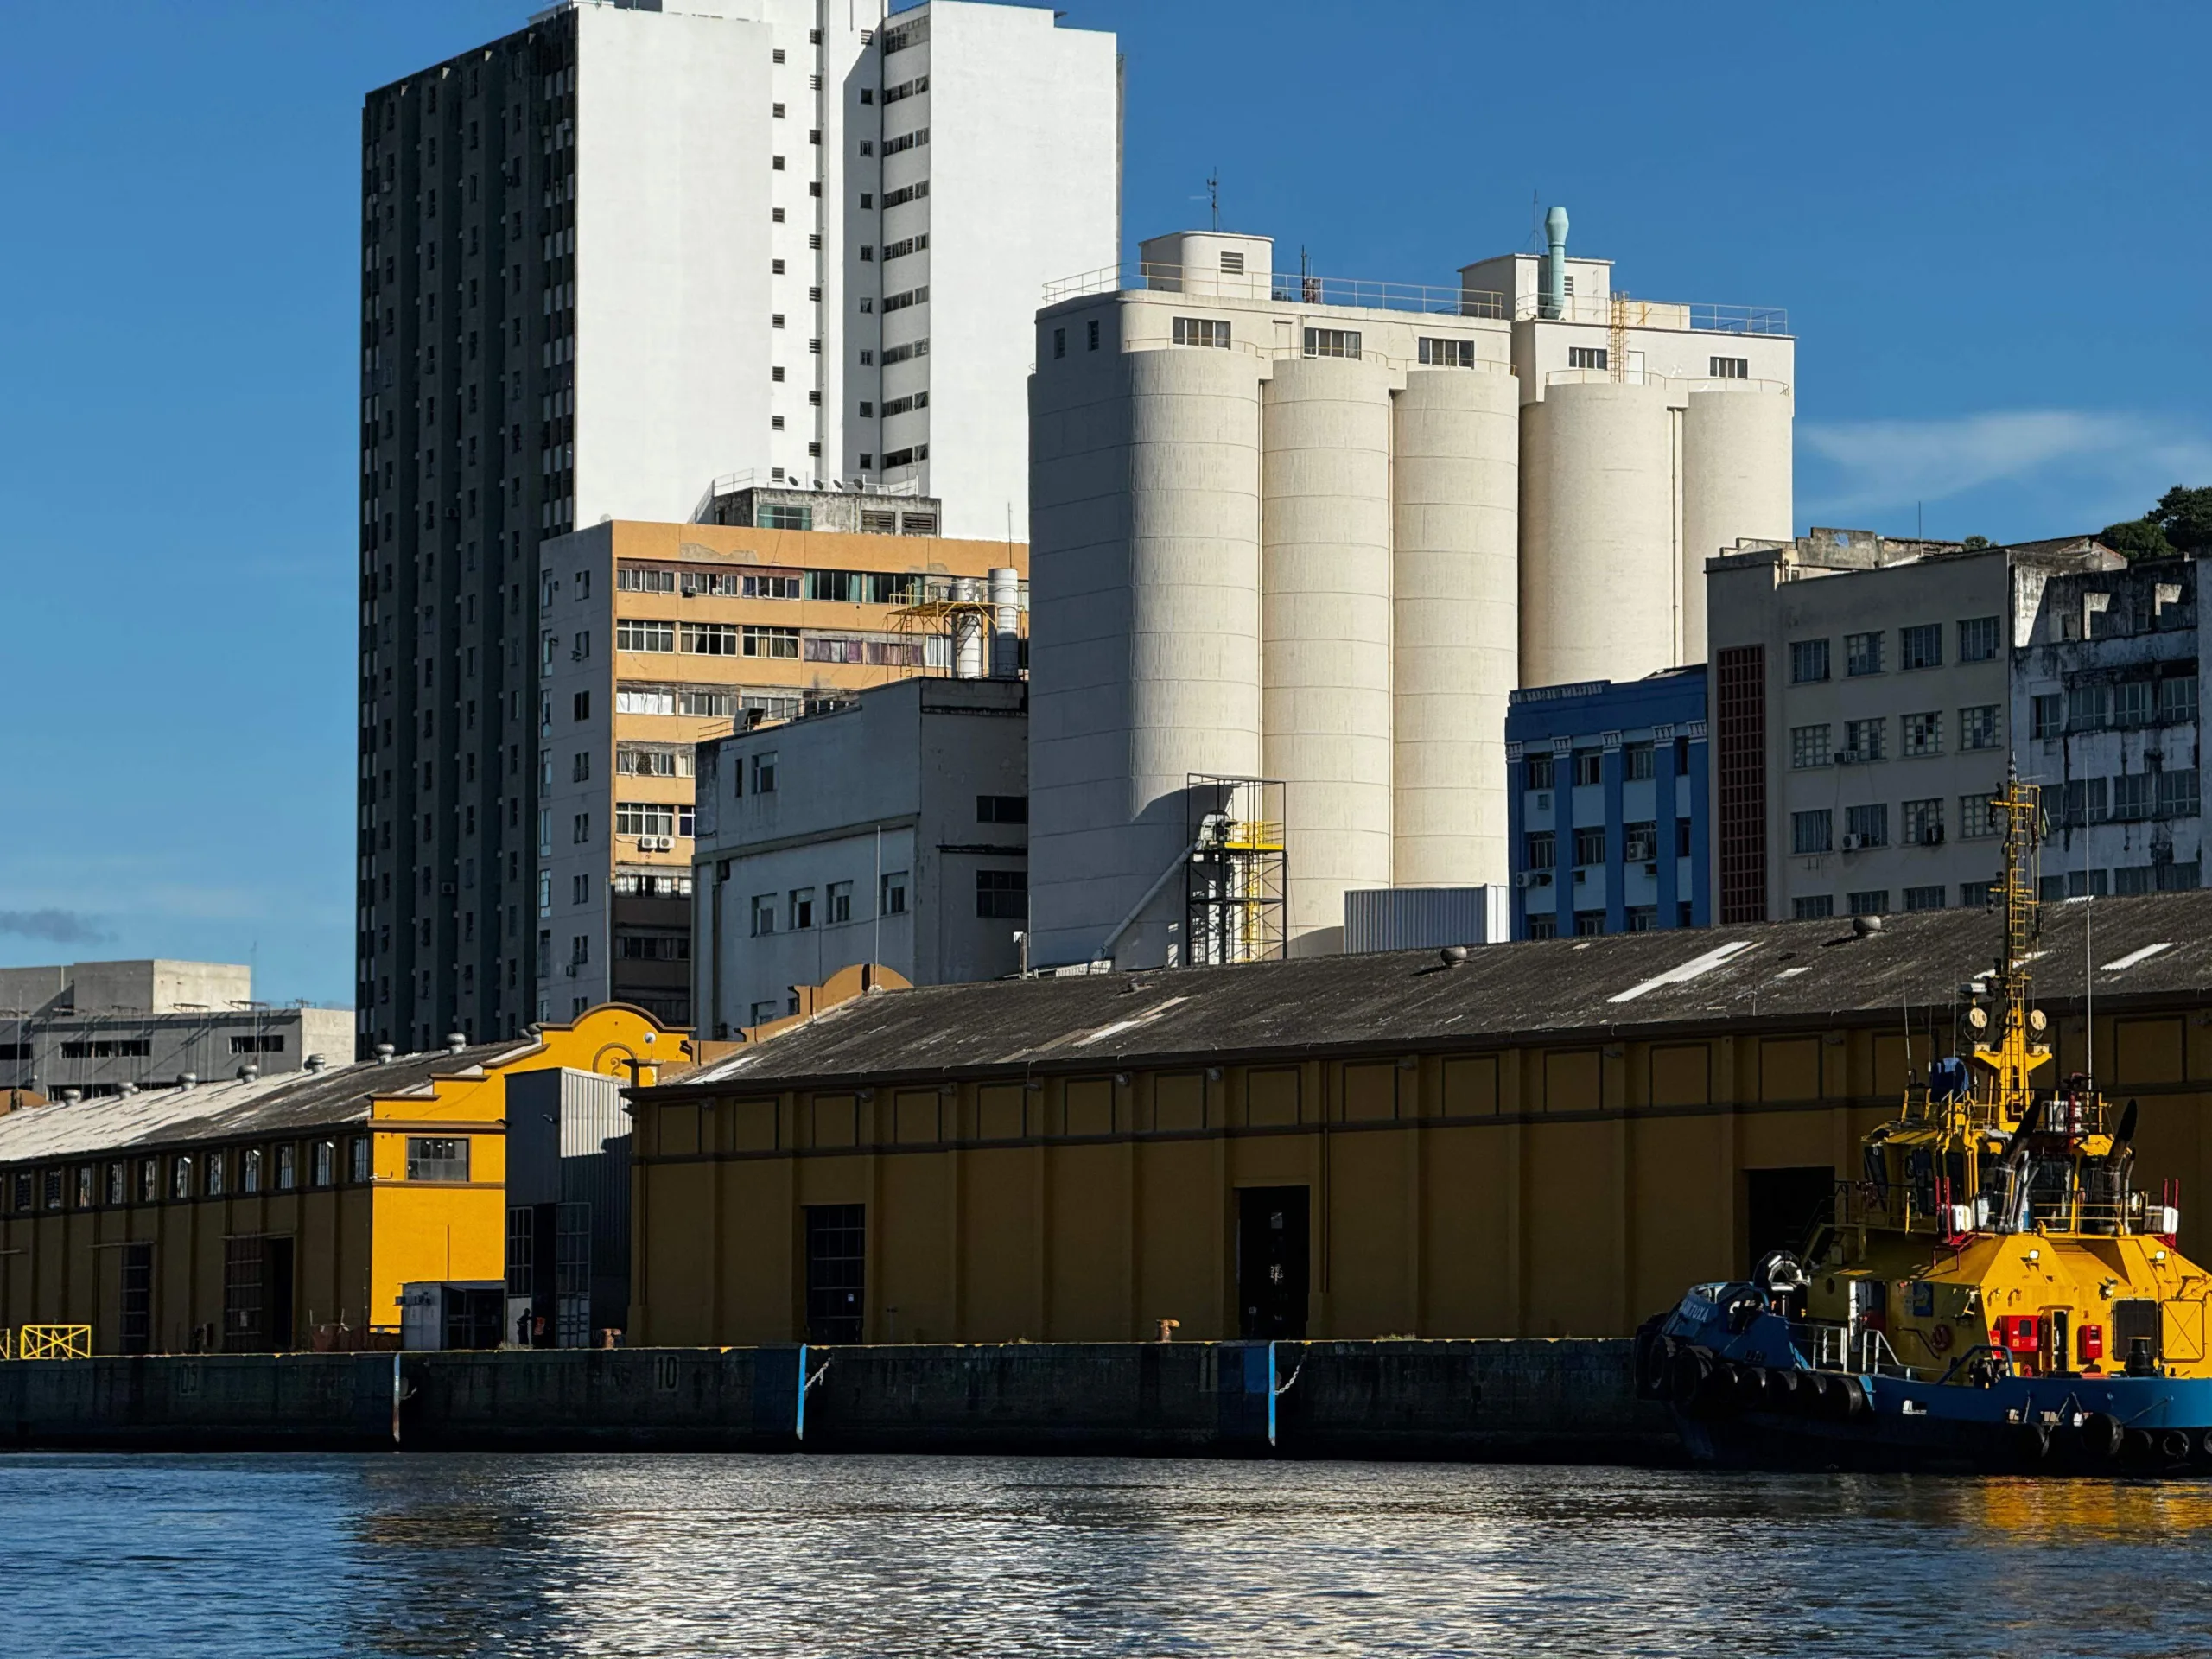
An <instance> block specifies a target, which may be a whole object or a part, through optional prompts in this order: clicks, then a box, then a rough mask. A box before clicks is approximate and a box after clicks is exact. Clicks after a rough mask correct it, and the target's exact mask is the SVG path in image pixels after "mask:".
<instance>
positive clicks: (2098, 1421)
mask: <svg viewBox="0 0 2212 1659" xmlns="http://www.w3.org/2000/svg"><path fill="white" fill-rule="evenodd" d="M2125 1432H2126V1431H2124V1430H2123V1429H2122V1428H2121V1427H2120V1419H2119V1418H2117V1417H2115V1416H2113V1414H2111V1413H2110V1412H2108V1411H2093V1412H2090V1413H2089V1414H2088V1415H2087V1416H2085V1417H2083V1418H2082V1427H2081V1428H2080V1430H2079V1433H2080V1434H2081V1436H2082V1456H2084V1457H2086V1458H2088V1459H2089V1461H2090V1462H2092V1463H2109V1462H2110V1461H2111V1460H2112V1459H2113V1458H2115V1457H2117V1456H2119V1455H2120V1440H2121V1437H2122V1435H2123V1434H2124V1433H2125Z"/></svg>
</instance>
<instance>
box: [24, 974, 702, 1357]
mask: <svg viewBox="0 0 2212 1659" xmlns="http://www.w3.org/2000/svg"><path fill="white" fill-rule="evenodd" d="M681 1042H682V1036H681V1033H671V1032H670V1031H668V1030H666V1029H664V1027H660V1026H659V1025H658V1024H657V1023H655V1021H654V1020H652V1018H651V1017H650V1016H648V1015H646V1014H643V1013H640V1012H639V1011H638V1010H636V1009H633V1008H628V1007H601V1008H595V1009H593V1010H592V1011H591V1012H590V1013H588V1014H584V1015H583V1016H582V1017H581V1018H579V1019H577V1020H575V1021H574V1022H573V1023H572V1024H569V1025H549V1026H546V1027H543V1028H542V1029H541V1030H540V1031H539V1033H537V1035H536V1036H534V1037H524V1038H521V1039H514V1040H511V1041H507V1042H502V1043H487V1044H478V1045H476V1046H473V1047H472V1046H455V1047H453V1048H450V1049H446V1050H441V1051H438V1052H432V1053H428V1054H410V1055H404V1056H399V1057H397V1058H389V1059H385V1060H382V1061H377V1060H371V1061H360V1062H353V1063H349V1064H346V1065H330V1066H325V1067H321V1068H319V1069H316V1070H311V1071H295V1072H286V1073H283V1074H282V1075H280V1076H277V1077H259V1076H257V1075H253V1068H251V1067H250V1066H248V1067H242V1068H241V1069H240V1075H239V1076H238V1077H234V1078H232V1079H227V1080H225V1081H221V1082H204V1083H202V1082H194V1083H193V1084H180V1086H177V1087H173V1088H167V1089H143V1090H139V1091H137V1092H136V1093H133V1094H128V1095H121V1096H111V1097H107V1098H103V1099H99V1100H92V1101H87V1102H84V1103H76V1104H67V1105H62V1104H48V1105H41V1106H35V1107H29V1108H26V1109H22V1110H18V1111H14V1112H10V1113H9V1114H7V1115H5V1116H0V1325H5V1326H7V1327H8V1328H9V1329H10V1330H11V1331H12V1330H16V1329H19V1328H20V1327H22V1326H23V1325H87V1326H90V1327H91V1331H92V1351H93V1352H95V1353H125V1354H128V1353H164V1352H168V1353H176V1352H186V1351H227V1352H255V1351H277V1350H284V1349H299V1348H307V1347H309V1346H318V1345H319V1346H339V1347H361V1346H372V1345H392V1344H395V1343H396V1340H397V1334H398V1331H399V1325H400V1288H401V1287H402V1286H403V1285H405V1284H409V1283H412V1282H418V1281H456V1280H460V1281H468V1280H474V1281H487V1280H498V1279H499V1278H501V1277H502V1275H503V1274H504V1273H505V1239H506V1230H507V1207H506V1198H505V1179H506V1145H505V1136H506V1083H507V1079H508V1078H509V1077H513V1076H516V1075H518V1074H520V1073H523V1072H528V1071H542V1070H545V1069H548V1068H552V1067H569V1068H573V1069H575V1070H578V1071H594V1072H598V1073H600V1074H601V1075H604V1076H614V1077H621V1078H623V1079H624V1080H625V1081H628V1080H630V1079H631V1078H632V1076H633V1075H634V1076H636V1077H639V1078H640V1079H642V1080H644V1081H646V1082H650V1081H651V1080H652V1077H653V1075H654V1073H653V1066H652V1062H654V1061H655V1060H656V1059H658V1060H662V1061H666V1060H672V1059H675V1058H678V1052H679V1048H680V1045H681ZM633 1062H635V1063H638V1064H637V1065H635V1066H634V1067H633V1065H632V1063H633Z"/></svg>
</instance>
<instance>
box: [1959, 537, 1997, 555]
mask: <svg viewBox="0 0 2212 1659" xmlns="http://www.w3.org/2000/svg"><path fill="white" fill-rule="evenodd" d="M1959 545H1960V546H1961V547H1962V548H1964V549H1965V550H1967V552H1969V553H1975V552H1979V551H1980V550H1982V549H1983V548H1985V547H1994V546H1996V545H1997V543H1994V542H1993V541H1991V540H1990V539H1989V537H1986V536H1969V537H1967V538H1966V540H1964V541H1963V542H1961V543H1959Z"/></svg>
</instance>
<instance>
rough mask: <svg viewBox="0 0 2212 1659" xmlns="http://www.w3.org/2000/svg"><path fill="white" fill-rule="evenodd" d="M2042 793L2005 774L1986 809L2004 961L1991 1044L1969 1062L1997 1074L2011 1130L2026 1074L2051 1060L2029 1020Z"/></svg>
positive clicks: (2002, 1117)
mask: <svg viewBox="0 0 2212 1659" xmlns="http://www.w3.org/2000/svg"><path fill="white" fill-rule="evenodd" d="M1990 805H1991V807H1992V808H1993V810H1997V811H1999V812H2002V813H2003V814H2004V815H2005V868H2004V871H2003V873H2002V874H2001V875H2000V876H1999V885H2000V893H1999V897H2000V898H2001V899H2002V900H2003V902H2004V907H2005V955H2004V957H2003V959H2002V960H2001V961H2000V962H1999V964H1998V969H1997V973H1996V976H1995V979H1996V982H1995V984H1994V985H1993V987H1992V989H1993V991H1994V992H1995V993H1996V1001H1997V1015H1998V1026H1997V1030H1996V1032H1995V1033H1994V1036H1995V1039H1996V1040H1995V1041H1994V1042H1993V1043H1978V1044H1976V1045H1975V1046H1974V1058H1975V1059H1977V1060H1978V1061H1980V1063H1981V1064H1982V1065H1986V1066H1987V1067H1988V1068H1989V1069H1990V1070H1991V1071H1993V1072H1994V1073H1995V1074H1996V1077H1997V1090H1996V1104H1997V1112H1998V1118H1999V1122H2000V1123H2001V1124H2002V1125H2003V1126H2004V1127H2005V1128H2012V1126H2013V1125H2015V1124H2017V1123H2018V1122H2019V1121H2020V1119H2021V1118H2022V1117H2023V1116H2024V1115H2025V1114H2026V1112H2027V1109H2028V1103H2029V1100H2030V1093H2029V1082H2028V1074H2029V1073H2030V1072H2031V1071H2033V1070H2034V1069H2035V1068H2036V1067H2037V1066H2038V1065H2042V1064H2043V1062H2044V1061H2045V1060H2047V1059H2049V1058H2050V1049H2049V1048H2047V1047H2044V1046H2041V1045H2038V1044H2037V1042H2036V1041H2035V1040H2034V1034H2033V1033H2032V1031H2031V1027H2030V1020H2031V1014H2032V1010H2031V1007H2030V1006H2029V1003H2030V991H2029V987H2030V980H2031V974H2030V972H2029V963H2030V958H2031V957H2032V956H2033V955H2034V952H2035V939H2036V843H2037V837H2038V831H2039V829H2040V827H2041V820H2042V805H2041V791H2039V790H2037V788H2036V786H2035V785H2033V784H2024V783H2022V782H2021V781H2020V779H2019V775H2018V772H2013V771H2011V770H2009V769H2008V772H2007V775H2006V778H2005V792H2004V793H2003V794H2001V795H1999V796H1998V797H1996V798H1994V799H1993V801H1991V803H1990Z"/></svg>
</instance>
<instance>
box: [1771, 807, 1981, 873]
mask: <svg viewBox="0 0 2212 1659" xmlns="http://www.w3.org/2000/svg"><path fill="white" fill-rule="evenodd" d="M1843 813H1844V818H1843V839H1842V842H1841V843H1840V846H1839V843H1838V842H1837V840H1836V826H1835V819H1836V815H1835V810H1834V808H1832V807H1826V806H1822V807H1815V808H1814V809H1812V810H1808V811H1804V812H1792V813H1791V814H1790V815H1789V850H1790V853H1791V855H1793V856H1795V857H1800V858H1811V857H1815V856H1817V855H1821V854H1823V853H1833V852H1836V851H1839V850H1840V851H1843V852H1847V853H1852V852H1857V851H1859V849H1862V848H1869V847H1886V846H1888V845H1889V844H1890V809H1889V806H1888V804H1887V803H1885V802H1872V803H1868V804H1863V805H1859V806H1847V807H1846V808H1844V809H1843ZM1899 817H1900V822H1901V823H1902V826H1903V829H1904V835H1903V842H1904V845H1906V846H1908V847H1936V846H1941V845H1942V842H1943V840H1944V836H1945V829H1944V821H1943V798H1942V797H1941V796H1930V797H1927V798H1923V799H1920V800H1913V801H1906V802H1905V803H1904V804H1903V805H1902V807H1901V808H1900V809H1899ZM2004 833H2005V817H2004V814H2003V813H2002V812H2000V811H1999V810H1998V808H1997V806H1996V804H1995V797H1993V796H1991V795H1988V794H1985V793H1980V792H1977V793H1975V794H1972V795H1961V796H1960V797H1959V835H1960V836H1961V839H1963V840H1967V841H1981V840H1986V839H1988V838H1990V837H1992V836H2001V835H2003V834H2004Z"/></svg>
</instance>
